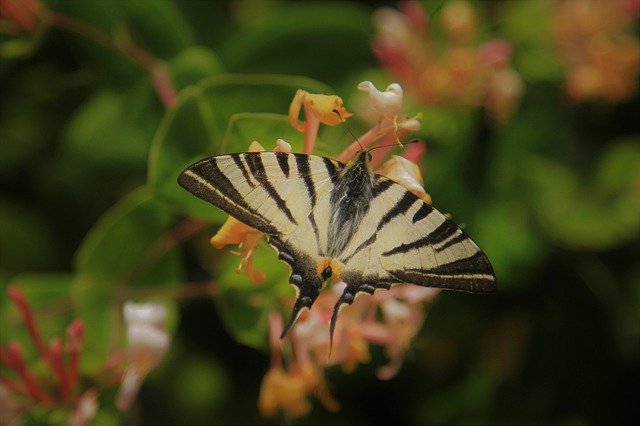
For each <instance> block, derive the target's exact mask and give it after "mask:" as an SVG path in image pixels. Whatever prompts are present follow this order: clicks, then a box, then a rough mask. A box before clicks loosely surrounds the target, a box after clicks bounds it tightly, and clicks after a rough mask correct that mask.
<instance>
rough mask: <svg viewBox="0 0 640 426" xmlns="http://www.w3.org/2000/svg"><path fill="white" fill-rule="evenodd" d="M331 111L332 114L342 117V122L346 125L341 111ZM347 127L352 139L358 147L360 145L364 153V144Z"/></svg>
mask: <svg viewBox="0 0 640 426" xmlns="http://www.w3.org/2000/svg"><path fill="white" fill-rule="evenodd" d="M331 111H332V112H334V113H335V114H336V115H337V116H338V117H340V121H342V122H343V123H345V122H346V121H345V119H344V118H342V115H340V111H338V110H337V109H334V110H331ZM346 127H347V131H348V132H349V134H350V135H351V137H352V138H353V139H354V140H355V141H356V142H358V145H360V149H361V150H362V151H364V147H363V146H362V144H360V141H359V140H358V138H356V135H354V134H353V132H352V131H351V129H350V128H349V126H346Z"/></svg>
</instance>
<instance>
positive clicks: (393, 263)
mask: <svg viewBox="0 0 640 426" xmlns="http://www.w3.org/2000/svg"><path fill="white" fill-rule="evenodd" d="M374 182H375V183H374V185H375V186H374V188H376V190H375V191H374V193H375V197H374V198H373V199H372V201H371V204H370V209H369V212H368V213H367V215H366V216H365V218H364V219H363V221H362V224H361V226H360V227H359V229H358V231H357V232H356V234H355V235H354V237H353V238H352V240H351V242H350V243H349V245H348V246H347V247H345V249H344V251H343V253H342V255H341V256H340V259H339V260H340V261H341V262H342V263H344V265H345V266H344V270H343V273H342V279H343V281H344V282H345V283H347V287H346V288H345V290H344V293H343V294H342V296H341V298H340V299H339V301H338V303H337V305H336V309H335V310H334V320H333V321H332V328H333V326H334V325H335V324H334V323H335V318H337V313H338V312H339V310H340V309H341V308H342V307H343V306H345V305H348V304H351V303H352V302H353V300H354V299H355V297H356V296H357V295H358V294H362V293H368V294H372V293H373V292H374V291H376V290H380V289H388V288H389V287H390V286H391V285H393V284H397V283H412V284H417V285H421V286H425V287H438V288H445V289H453V290H461V291H468V292H474V293H491V292H494V291H496V277H495V274H494V272H493V269H492V267H491V264H490V263H489V260H488V259H487V257H486V255H485V254H484V253H483V252H482V250H481V249H480V248H479V247H478V246H477V245H476V243H474V242H473V241H472V240H471V238H469V236H468V235H467V234H466V233H464V231H462V230H461V229H460V228H459V227H458V226H457V225H456V224H455V223H453V221H451V220H449V219H447V218H446V217H445V216H444V215H443V214H442V213H440V212H439V211H437V210H436V209H435V208H433V207H432V206H431V205H429V204H427V203H426V202H424V201H423V200H421V199H420V198H418V197H417V196H416V195H414V194H413V193H411V192H410V191H408V190H407V189H405V188H404V187H403V186H401V185H398V184H396V183H395V182H393V181H391V180H389V179H387V178H385V177H383V176H380V175H375V178H374Z"/></svg>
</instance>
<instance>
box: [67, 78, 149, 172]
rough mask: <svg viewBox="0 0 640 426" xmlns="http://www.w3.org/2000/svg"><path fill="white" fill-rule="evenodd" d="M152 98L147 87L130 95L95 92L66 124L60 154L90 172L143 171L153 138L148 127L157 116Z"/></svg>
mask: <svg viewBox="0 0 640 426" xmlns="http://www.w3.org/2000/svg"><path fill="white" fill-rule="evenodd" d="M153 96H154V95H153V94H152V93H151V92H150V91H149V89H148V88H146V89H142V90H136V91H133V92H130V93H120V92H116V91H114V90H107V89H104V90H101V91H98V92H97V93H95V94H94V95H93V96H92V97H91V98H89V100H88V101H87V102H86V103H85V104H84V105H83V106H82V107H80V109H79V110H78V112H77V113H76V114H75V116H74V117H73V118H72V119H71V120H70V121H69V125H68V127H67V130H66V132H65V134H64V135H63V142H62V146H61V151H62V155H64V156H66V157H67V158H70V159H72V160H75V162H76V163H79V164H81V165H83V166H85V168H87V169H89V170H92V171H93V170H95V168H99V169H100V170H109V171H110V172H111V173H112V172H113V169H114V168H117V169H123V168H124V169H131V168H134V169H135V168H138V169H141V168H143V167H144V165H145V162H146V159H147V155H148V152H149V146H150V143H151V137H152V135H153V127H152V125H151V124H152V123H153V122H155V121H157V120H158V119H159V116H160V110H159V108H158V106H157V105H154V102H155V101H154V99H153ZM150 122H151V123H150ZM94 173H95V172H94Z"/></svg>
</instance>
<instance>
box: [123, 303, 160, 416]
mask: <svg viewBox="0 0 640 426" xmlns="http://www.w3.org/2000/svg"><path fill="white" fill-rule="evenodd" d="M123 314H124V319H125V322H126V323H127V340H128V342H129V347H128V350H127V355H128V360H129V365H128V367H127V368H126V370H125V372H124V376H123V377H122V382H121V384H120V390H119V392H118V395H117V397H116V406H117V407H118V408H119V409H120V410H127V409H129V408H130V407H131V404H132V403H133V401H134V400H135V398H136V396H137V394H138V390H139V389H140V385H141V384H142V381H143V380H144V378H145V377H146V375H147V374H148V373H149V372H150V371H151V370H153V369H154V368H156V367H157V366H158V364H159V363H160V361H161V360H162V358H163V357H164V355H165V354H166V353H167V350H168V349H169V345H170V338H169V334H168V333H167V332H166V330H165V329H164V321H165V318H166V316H167V313H166V310H165V308H164V306H162V305H159V304H155V303H144V304H136V303H132V302H127V303H125V304H124V307H123Z"/></svg>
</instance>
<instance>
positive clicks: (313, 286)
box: [178, 151, 496, 336]
mask: <svg viewBox="0 0 640 426" xmlns="http://www.w3.org/2000/svg"><path fill="white" fill-rule="evenodd" d="M369 161H370V154H369V153H368V152H367V151H362V152H360V153H358V154H357V155H356V156H355V157H354V158H353V159H352V160H351V161H350V162H349V163H347V164H346V165H344V164H342V163H340V162H337V161H335V160H332V159H329V158H325V157H318V156H313V155H304V154H289V153H274V152H253V153H239V154H230V155H221V156H217V157H211V158H209V159H205V160H202V161H200V162H198V163H196V164H194V165H192V166H190V167H189V168H187V169H186V170H185V171H184V172H183V173H182V174H181V175H180V177H179V178H178V182H179V184H180V185H181V186H183V187H184V188H185V189H187V190H188V191H190V192H192V193H193V194H195V195H196V196H198V197H200V198H202V199H204V200H206V201H209V202H210V203H212V204H214V205H216V206H218V207H220V208H221V209H223V210H224V211H226V212H227V213H229V214H230V215H232V216H234V217H235V218H236V219H238V220H240V221H241V222H244V223H245V224H247V225H249V226H251V227H253V228H256V229H258V230H259V231H262V232H264V233H265V234H267V235H268V240H269V244H271V245H272V246H273V247H274V248H275V249H276V250H277V251H278V258H279V259H280V260H282V261H284V262H285V263H287V264H288V265H289V266H290V267H291V275H290V278H289V282H290V283H291V284H292V285H293V286H294V287H295V288H296V293H297V295H296V301H295V304H294V307H293V312H292V315H291V318H290V320H289V322H288V324H287V326H286V327H285V329H284V331H283V336H284V335H285V334H286V333H287V331H288V330H289V329H290V328H291V326H292V325H293V323H294V322H295V320H296V319H297V317H298V316H299V315H300V313H301V312H302V311H303V310H304V309H309V308H311V306H312V305H313V302H314V301H315V300H316V298H317V297H318V295H319V292H320V290H321V289H322V287H323V286H324V284H325V283H326V282H327V280H329V279H330V278H333V279H334V280H342V281H343V282H345V283H346V287H345V289H344V291H343V293H342V295H341V296H340V298H339V299H338V302H337V303H336V306H335V309H334V312H333V316H332V319H331V326H330V330H331V335H333V330H334V327H335V323H336V320H337V317H338V313H339V311H340V309H342V308H343V307H344V306H347V305H349V304H351V303H352V302H353V301H354V300H355V298H356V297H357V296H358V295H361V294H373V293H374V292H375V291H379V290H386V289H389V288H390V287H391V286H392V285H394V284H400V283H413V284H417V285H421V286H427V287H439V288H448V289H454V290H462V291H470V292H479V293H489V292H493V291H495V290H496V280H495V274H494V272H493V269H492V268H491V265H490V263H489V261H488V259H487V258H486V256H485V255H484V253H483V252H482V251H481V250H480V248H478V246H477V245H476V244H475V243H474V242H473V241H472V240H471V239H470V238H469V237H468V236H467V235H466V234H465V233H464V232H463V231H462V230H461V229H460V228H459V227H458V226H457V225H455V224H454V223H453V222H452V221H451V220H449V219H447V218H446V217H445V216H444V215H442V214H441V213H440V212H438V211H437V210H436V209H434V208H433V207H432V206H431V205H429V204H427V203H426V202H424V201H423V200H421V199H420V198H418V197H417V196H416V195H414V194H413V193H411V192H410V191H408V190H407V189H405V188H404V187H403V186H401V185H399V184H397V183H395V182H393V181H391V180H390V179H387V178H385V177H383V176H381V175H377V174H375V173H373V171H372V170H371V166H370V164H369Z"/></svg>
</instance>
